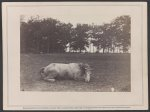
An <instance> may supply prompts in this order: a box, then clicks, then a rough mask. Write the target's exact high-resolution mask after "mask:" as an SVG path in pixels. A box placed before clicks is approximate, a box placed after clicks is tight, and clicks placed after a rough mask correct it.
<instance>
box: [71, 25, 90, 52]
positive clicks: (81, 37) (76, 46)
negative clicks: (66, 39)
mask: <svg viewBox="0 0 150 112" xmlns="http://www.w3.org/2000/svg"><path fill="white" fill-rule="evenodd" d="M88 30H89V27H88V25H87V24H83V25H82V24H77V26H76V28H75V29H74V36H73V37H72V39H71V40H72V42H71V43H70V47H71V49H73V50H75V51H78V50H79V52H82V50H86V47H88V46H89V42H88V35H87V33H86V32H87V31H88Z"/></svg>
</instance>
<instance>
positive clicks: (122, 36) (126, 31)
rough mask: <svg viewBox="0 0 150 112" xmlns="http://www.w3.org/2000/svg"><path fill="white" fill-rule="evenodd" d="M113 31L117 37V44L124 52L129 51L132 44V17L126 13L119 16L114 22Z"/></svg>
mask: <svg viewBox="0 0 150 112" xmlns="http://www.w3.org/2000/svg"><path fill="white" fill-rule="evenodd" d="M112 25H113V30H114V31H113V32H114V36H115V37H116V46H117V47H120V49H121V50H122V51H123V52H128V50H129V48H130V46H131V18H130V16H127V15H124V16H120V17H117V18H116V19H115V20H114V21H113V22H112Z"/></svg>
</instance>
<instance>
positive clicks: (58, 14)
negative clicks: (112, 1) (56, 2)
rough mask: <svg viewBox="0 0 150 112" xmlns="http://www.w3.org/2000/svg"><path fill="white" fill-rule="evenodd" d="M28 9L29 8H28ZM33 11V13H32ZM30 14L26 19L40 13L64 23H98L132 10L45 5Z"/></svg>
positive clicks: (42, 15)
mask: <svg viewBox="0 0 150 112" xmlns="http://www.w3.org/2000/svg"><path fill="white" fill-rule="evenodd" d="M27 10H28V9H27ZM30 12H32V13H30ZM30 12H29V13H28V14H24V21H27V20H29V18H30V17H31V16H36V15H39V17H40V18H53V19H57V20H59V21H61V22H64V23H69V22H70V23H72V24H73V25H76V24H77V23H81V24H83V23H85V24H92V23H94V24H96V25H102V24H103V23H110V22H111V21H112V20H114V19H115V18H116V17H118V16H122V15H130V12H131V10H128V8H127V7H116V6H87V7H83V6H82V7H81V6H76V7H75V8H73V7H66V6H64V7H61V6H55V7H45V8H42V9H34V8H33V9H30Z"/></svg>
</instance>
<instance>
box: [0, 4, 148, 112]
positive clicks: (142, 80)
mask: <svg viewBox="0 0 150 112" xmlns="http://www.w3.org/2000/svg"><path fill="white" fill-rule="evenodd" d="M34 2H35V1H34ZM46 2H47V1H46ZM68 2H69V1H68ZM91 2H93V1H91ZM99 2H101V1H99ZM118 2H119V1H118ZM127 2H129V1H127ZM148 6H149V4H148ZM148 10H150V9H148ZM148 14H149V13H148ZM149 24H150V23H148V25H149ZM148 32H149V31H148ZM1 34H2V33H1ZM148 41H149V40H148ZM148 48H150V46H148ZM148 50H149V49H148ZM7 51H8V50H7ZM7 58H8V57H7ZM1 59H2V58H1ZM148 61H149V60H148ZM2 66H3V64H2ZM1 68H2V67H1ZM1 71H2V70H1ZM2 78H3V76H2ZM2 78H1V79H2ZM142 81H143V80H142ZM1 82H2V85H3V81H1ZM142 84H143V83H142ZM2 88H3V87H2ZM59 106H60V105H59ZM46 111H47V110H46Z"/></svg>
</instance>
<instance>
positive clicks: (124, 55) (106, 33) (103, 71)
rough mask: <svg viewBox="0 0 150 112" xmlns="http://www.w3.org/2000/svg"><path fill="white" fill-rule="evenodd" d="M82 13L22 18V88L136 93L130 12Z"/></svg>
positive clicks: (23, 89) (26, 89)
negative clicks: (133, 81) (133, 87)
mask: <svg viewBox="0 0 150 112" xmlns="http://www.w3.org/2000/svg"><path fill="white" fill-rule="evenodd" d="M82 13H83V14H84V13H85V12H82ZM96 13H97V14H99V13H100V12H99V11H98V12H96ZM88 14H89V16H92V13H88ZM95 16H97V15H95ZM82 17H83V15H82V14H81V15H80V16H78V17H76V16H73V17H72V16H70V18H69V17H68V15H66V14H65V13H64V14H63V16H62V17H60V16H58V17H57V15H56V16H55V17H53V16H47V17H45V16H40V15H36V16H27V15H21V16H20V54H21V55H20V67H21V68H20V72H21V73H20V82H21V85H20V87H21V88H20V89H21V91H83V92H84V91H85V92H86V91H87V92H111V91H115V92H130V91H131V80H130V78H131V73H130V52H131V49H130V46H131V45H130V44H131V17H130V15H123V14H122V15H117V14H114V15H112V14H110V16H109V15H103V14H101V13H100V16H99V17H97V18H96V19H95V20H94V19H93V20H91V19H90V18H89V19H85V20H86V21H85V20H84V21H83V18H82Z"/></svg>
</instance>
